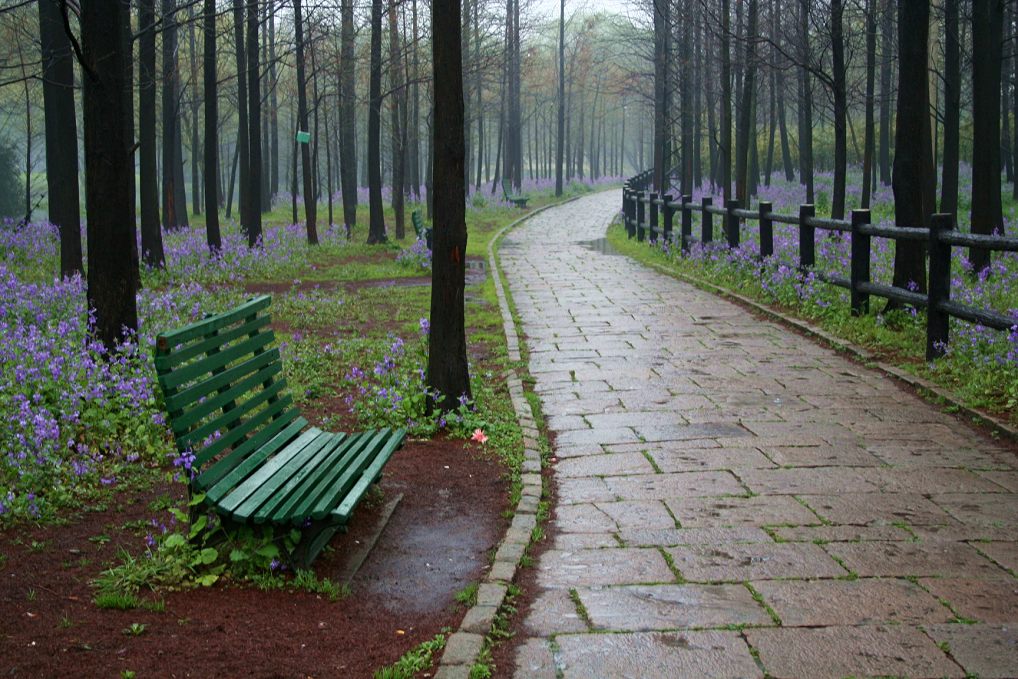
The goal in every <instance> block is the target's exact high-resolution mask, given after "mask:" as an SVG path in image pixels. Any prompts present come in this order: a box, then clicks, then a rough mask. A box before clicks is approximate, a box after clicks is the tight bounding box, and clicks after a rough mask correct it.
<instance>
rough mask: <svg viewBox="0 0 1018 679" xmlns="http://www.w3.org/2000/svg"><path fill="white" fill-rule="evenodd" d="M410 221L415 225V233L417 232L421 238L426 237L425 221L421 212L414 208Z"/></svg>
mask: <svg viewBox="0 0 1018 679" xmlns="http://www.w3.org/2000/svg"><path fill="white" fill-rule="evenodd" d="M410 221H411V222H412V223H413V225H414V233H416V234H417V238H418V239H421V238H423V237H424V222H423V221H422V220H421V213H420V212H418V211H417V210H414V211H413V212H411V213H410Z"/></svg>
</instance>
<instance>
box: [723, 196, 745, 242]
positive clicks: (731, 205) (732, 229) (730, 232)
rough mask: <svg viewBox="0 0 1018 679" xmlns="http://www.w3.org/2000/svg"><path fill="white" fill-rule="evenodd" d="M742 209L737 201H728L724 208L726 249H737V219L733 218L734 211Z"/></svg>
mask: <svg viewBox="0 0 1018 679" xmlns="http://www.w3.org/2000/svg"><path fill="white" fill-rule="evenodd" d="M740 207H742V204H741V203H740V202H739V201H737V200H730V201H728V204H727V205H726V206H725V209H726V210H728V214H726V215H725V235H726V236H727V237H728V247H730V248H733V249H734V248H737V247H739V218H738V217H736V216H735V213H734V211H735V210H737V209H739V208H740Z"/></svg>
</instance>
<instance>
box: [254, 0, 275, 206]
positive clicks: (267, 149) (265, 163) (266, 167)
mask: <svg viewBox="0 0 1018 679" xmlns="http://www.w3.org/2000/svg"><path fill="white" fill-rule="evenodd" d="M275 11H276V10H275V2H266V3H264V4H262V18H261V23H262V26H263V27H262V29H261V30H262V35H261V40H260V41H259V42H260V49H261V55H262V56H261V62H262V65H263V66H268V61H269V40H268V35H269V31H268V26H269V13H270V12H271V13H273V14H274V13H275ZM259 81H260V82H261V85H260V89H261V91H262V97H263V100H262V104H265V105H268V107H269V110H268V111H266V112H265V115H264V116H262V122H261V134H262V140H261V149H262V181H261V187H260V192H259V194H258V195H259V196H260V198H259V204H260V205H261V210H262V213H263V214H264V213H266V212H270V211H271V210H272V169H271V168H272V166H273V164H274V163H275V159H274V158H273V157H272V152H271V148H272V141H271V139H270V138H269V121H270V120H271V118H272V105H271V100H270V99H269V97H268V93H269V91H270V90H271V89H272V83H270V82H269V72H268V71H267V70H266V71H264V72H262V73H261V77H260V78H259Z"/></svg>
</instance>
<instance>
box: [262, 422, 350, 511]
mask: <svg viewBox="0 0 1018 679" xmlns="http://www.w3.org/2000/svg"><path fill="white" fill-rule="evenodd" d="M367 433H368V432H356V433H354V434H350V435H349V436H348V437H347V439H346V440H345V441H343V443H342V445H340V446H337V447H336V448H334V449H333V450H332V451H331V455H330V460H329V463H328V464H327V465H326V466H324V467H322V468H321V469H319V471H318V473H317V474H315V475H314V476H313V477H312V478H308V479H305V483H304V485H303V486H302V487H300V488H299V489H298V490H297V491H296V492H294V493H291V494H290V497H288V498H286V501H285V502H283V503H282V504H277V505H276V506H275V508H274V510H273V517H272V520H273V521H275V522H277V523H281V522H284V521H289V520H293V521H295V522H296V523H300V522H301V521H303V520H304V515H303V514H301V513H300V512H301V511H303V510H304V509H305V508H307V507H310V506H311V504H312V499H311V497H310V494H311V493H312V492H314V490H315V487H316V486H317V485H318V483H319V482H320V481H321V480H322V479H323V478H331V477H332V476H333V474H332V472H334V471H335V470H336V469H340V470H342V469H345V468H346V467H347V466H348V465H349V464H350V463H352V462H353V461H354V460H356V459H357V456H358V455H359V453H360V451H361V450H363V448H364V444H365V442H366V441H367Z"/></svg>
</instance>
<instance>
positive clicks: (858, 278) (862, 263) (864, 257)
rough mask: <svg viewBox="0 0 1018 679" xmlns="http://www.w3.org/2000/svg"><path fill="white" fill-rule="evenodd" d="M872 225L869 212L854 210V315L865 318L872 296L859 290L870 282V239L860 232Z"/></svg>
mask: <svg viewBox="0 0 1018 679" xmlns="http://www.w3.org/2000/svg"><path fill="white" fill-rule="evenodd" d="M869 223H870V211H869V210H852V263H851V282H852V288H851V299H852V315H853V316H865V315H866V314H868V313H869V311H870V296H869V294H868V293H865V292H862V291H860V290H859V284H860V283H869V282H870V237H869V236H868V235H867V234H864V233H862V232H861V231H860V230H859V227H861V226H862V225H863V224H869Z"/></svg>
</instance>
